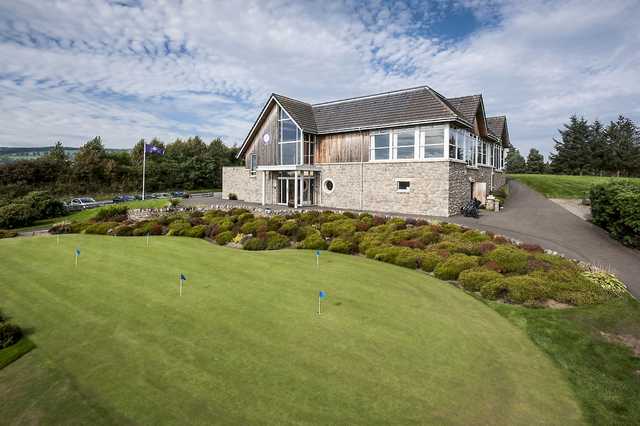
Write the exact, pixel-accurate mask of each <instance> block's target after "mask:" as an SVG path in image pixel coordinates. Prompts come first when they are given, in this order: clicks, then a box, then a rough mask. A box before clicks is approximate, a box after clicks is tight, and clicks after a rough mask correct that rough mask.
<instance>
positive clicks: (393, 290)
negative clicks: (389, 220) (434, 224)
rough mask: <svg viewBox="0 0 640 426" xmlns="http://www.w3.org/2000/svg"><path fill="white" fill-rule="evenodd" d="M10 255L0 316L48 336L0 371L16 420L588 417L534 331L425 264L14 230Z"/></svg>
mask: <svg viewBox="0 0 640 426" xmlns="http://www.w3.org/2000/svg"><path fill="white" fill-rule="evenodd" d="M76 247H79V248H80V249H81V253H82V254H81V257H80V264H79V267H78V269H77V270H76V269H75V268H74V266H73V264H74V260H73V251H74V249H75V248H76ZM0 258H2V259H3V267H2V268H0V283H2V285H0V301H1V303H2V308H3V311H4V312H6V313H7V314H8V315H10V316H11V317H12V318H13V320H15V322H16V323H18V324H20V325H22V326H23V327H25V328H27V329H32V330H33V332H32V334H30V336H29V338H30V339H31V340H33V342H34V343H35V344H36V345H37V348H36V349H35V350H34V351H32V352H31V353H29V354H27V355H25V356H24V357H22V358H21V359H19V360H18V361H16V362H14V363H13V364H11V365H9V366H7V367H6V368H4V369H3V370H1V371H0V412H1V413H2V419H3V422H8V423H9V424H11V423H12V422H13V423H20V422H22V423H42V424H51V423H70V422H73V423H78V424H114V423H116V424H124V423H129V422H135V423H141V424H161V423H162V424H167V423H168V424H186V423H190V424H193V423H202V424H211V423H226V424H256V423H260V424H293V423H296V424H300V423H307V424H309V423H316V424H391V423H395V424H419V423H422V424H424V423H429V424H442V423H445V424H531V423H532V422H533V423H547V424H574V423H581V422H582V421H583V417H582V410H581V409H580V408H579V405H578V403H577V402H576V399H575V397H574V390H573V389H572V386H571V384H570V382H569V377H568V375H567V374H566V373H565V371H563V370H562V369H560V368H558V366H557V364H554V362H553V361H552V359H551V358H550V357H549V355H548V354H545V353H544V352H543V351H541V350H540V349H538V348H537V347H536V346H535V345H534V344H533V343H532V341H531V340H529V338H528V337H527V334H526V333H525V332H523V330H522V329H520V328H519V327H518V326H516V325H514V324H513V323H511V322H510V321H509V320H508V319H506V318H505V317H503V316H501V315H500V314H499V313H497V312H496V311H495V310H493V309H492V308H491V307H490V306H488V305H486V304H484V303H482V302H480V301H478V300H476V299H475V298H473V297H472V296H470V295H468V294H466V293H464V292H462V291H460V290H458V289H456V288H454V287H452V286H451V285H449V284H445V283H443V282H441V281H438V280H436V279H434V278H431V277H429V276H427V275H425V274H423V273H420V272H418V271H411V270H408V269H405V268H401V267H397V266H393V265H389V264H385V263H381V262H375V261H372V260H367V259H364V258H362V257H355V256H346V255H339V254H331V253H323V254H322V255H321V258H320V267H319V268H316V265H315V258H314V254H313V252H312V251H305V250H280V251H271V252H259V253H257V252H246V251H241V250H235V249H230V248H223V247H218V246H214V245H212V244H209V243H207V242H206V241H203V240H196V239H191V238H182V239H181V238H171V237H156V238H152V239H151V246H150V247H149V248H147V247H146V244H145V239H144V238H114V237H104V236H89V235H66V236H61V238H60V245H59V246H57V245H56V238H53V237H35V238H15V239H10V240H3V241H0ZM179 273H184V274H185V275H186V276H187V278H188V281H187V282H186V286H185V289H184V295H183V296H182V297H179V296H178V274H179ZM319 290H324V291H326V292H327V294H328V299H327V300H326V301H325V302H324V303H323V313H322V315H320V316H318V315H317V312H316V310H317V293H318V291H319Z"/></svg>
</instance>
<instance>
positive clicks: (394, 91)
mask: <svg viewBox="0 0 640 426" xmlns="http://www.w3.org/2000/svg"><path fill="white" fill-rule="evenodd" d="M420 89H429V86H427V85H423V86H415V87H409V88H407V89H398V90H390V91H387V92H380V93H374V94H371V95H364V96H355V97H352V98H345V99H338V100H335V101H327V102H319V103H316V104H311V106H312V107H318V106H325V105H333V104H339V103H342V102H352V101H358V100H361V99H370V98H376V97H379V96H385V95H393V94H397V93H406V92H415V91H418V90H420Z"/></svg>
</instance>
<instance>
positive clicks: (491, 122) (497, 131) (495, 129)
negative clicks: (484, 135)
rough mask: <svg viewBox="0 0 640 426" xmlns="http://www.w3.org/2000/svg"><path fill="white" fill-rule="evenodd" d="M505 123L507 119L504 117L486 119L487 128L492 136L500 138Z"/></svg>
mask: <svg viewBox="0 0 640 426" xmlns="http://www.w3.org/2000/svg"><path fill="white" fill-rule="evenodd" d="M506 122H507V117H505V116H504V115H501V116H498V117H487V127H488V128H489V131H490V132H491V133H493V135H494V136H497V137H499V138H502V132H503V130H504V125H505V123H506Z"/></svg>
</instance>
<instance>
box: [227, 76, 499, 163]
mask: <svg viewBox="0 0 640 426" xmlns="http://www.w3.org/2000/svg"><path fill="white" fill-rule="evenodd" d="M273 103H277V104H278V105H280V106H281V107H282V108H283V109H284V110H285V111H286V112H287V113H288V114H289V116H290V117H291V118H292V119H293V121H295V123H296V124H297V125H298V126H299V127H300V128H301V129H302V130H303V131H305V132H308V133H314V134H330V133H342V132H349V131H357V130H371V129H381V128H386V127H399V126H405V125H406V126H410V125H416V124H427V123H438V122H440V123H442V122H450V121H456V122H458V123H460V124H461V125H463V126H465V127H469V128H472V127H473V123H474V120H475V118H476V113H477V111H478V108H481V109H482V116H483V117H484V106H483V104H482V96H481V95H473V96H464V97H460V98H450V99H447V98H445V97H444V96H442V95H441V94H440V93H438V92H436V91H435V90H433V89H432V88H430V87H429V86H419V87H414V88H410V89H405V90H396V91H392V92H385V93H378V94H375V95H369V96H361V97H357V98H349V99H342V100H338V101H332V102H323V103H319V104H309V103H307V102H302V101H299V100H296V99H292V98H289V97H287V96H283V95H279V94H276V93H273V94H272V95H271V97H269V100H268V101H267V103H266V104H265V106H264V107H263V109H262V112H261V113H260V116H259V117H258V119H257V120H256V121H255V123H254V124H253V126H252V128H251V130H250V132H249V134H248V135H247V137H246V138H245V140H244V142H243V144H242V146H241V148H240V151H239V153H238V157H240V156H241V155H242V154H243V153H244V150H245V149H246V147H247V145H248V143H249V141H250V140H251V139H252V137H253V134H254V132H255V131H256V129H257V127H258V124H259V123H260V122H261V120H262V117H263V115H264V114H265V112H266V111H267V110H268V109H269V106H270V105H272V104H273ZM489 136H490V137H491V138H495V139H498V138H499V135H495V136H494V135H493V134H492V133H489Z"/></svg>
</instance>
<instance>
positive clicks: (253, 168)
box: [249, 152, 258, 177]
mask: <svg viewBox="0 0 640 426" xmlns="http://www.w3.org/2000/svg"><path fill="white" fill-rule="evenodd" d="M257 168H258V154H256V153H255V152H252V153H251V156H250V157H249V175H250V176H251V177H255V176H256V174H257V172H258V171H257Z"/></svg>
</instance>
